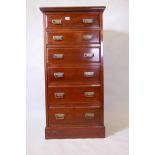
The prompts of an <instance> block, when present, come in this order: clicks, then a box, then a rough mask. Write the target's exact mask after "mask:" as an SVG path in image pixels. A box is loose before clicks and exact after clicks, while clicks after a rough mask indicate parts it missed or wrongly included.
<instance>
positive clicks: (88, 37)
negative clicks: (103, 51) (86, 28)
mask: <svg viewBox="0 0 155 155" xmlns="http://www.w3.org/2000/svg"><path fill="white" fill-rule="evenodd" d="M92 38H93V35H89V34H87V35H83V39H84V40H91V39H92Z"/></svg>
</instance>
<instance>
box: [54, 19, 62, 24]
mask: <svg viewBox="0 0 155 155" xmlns="http://www.w3.org/2000/svg"><path fill="white" fill-rule="evenodd" d="M52 24H55V25H60V24H62V19H53V20H52Z"/></svg>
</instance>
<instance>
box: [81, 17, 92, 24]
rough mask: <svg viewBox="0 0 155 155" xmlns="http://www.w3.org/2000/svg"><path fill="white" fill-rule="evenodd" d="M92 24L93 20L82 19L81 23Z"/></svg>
mask: <svg viewBox="0 0 155 155" xmlns="http://www.w3.org/2000/svg"><path fill="white" fill-rule="evenodd" d="M93 22H94V19H91V18H90V19H83V23H85V24H92V23H93Z"/></svg>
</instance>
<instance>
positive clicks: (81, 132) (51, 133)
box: [45, 125, 105, 139]
mask: <svg viewBox="0 0 155 155" xmlns="http://www.w3.org/2000/svg"><path fill="white" fill-rule="evenodd" d="M45 133H46V134H45V138H46V139H51V138H56V139H62V138H88V137H89V138H104V137H105V127H104V126H103V125H102V126H101V125H100V126H88V125H87V126H79V125H78V126H73V125H72V126H69V125H67V126H65V125H61V126H60V125H59V126H52V127H46V129H45Z"/></svg>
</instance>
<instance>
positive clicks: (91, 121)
mask: <svg viewBox="0 0 155 155" xmlns="http://www.w3.org/2000/svg"><path fill="white" fill-rule="evenodd" d="M55 114H64V118H63V119H62V118H61V119H57V118H56V117H55ZM86 114H93V116H91V117H88V116H87V117H86V116H85V115H86ZM100 114H101V109H100V108H90V107H89V108H88V107H82V108H75V107H74V108H70V107H69V108H65V107H57V108H55V107H54V108H53V107H51V108H49V126H54V125H61V124H64V125H100V124H101V116H100Z"/></svg>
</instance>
